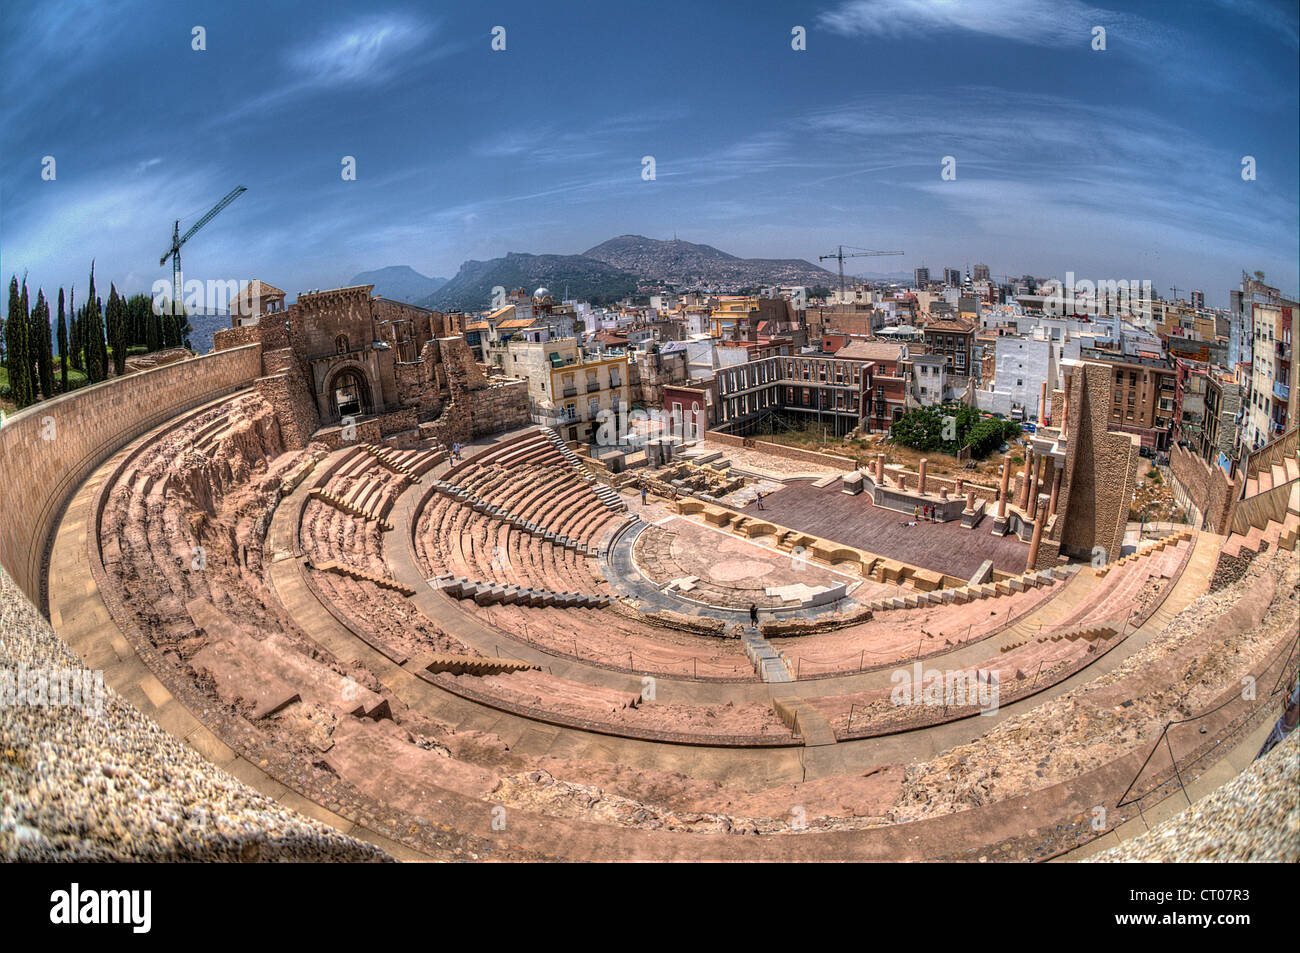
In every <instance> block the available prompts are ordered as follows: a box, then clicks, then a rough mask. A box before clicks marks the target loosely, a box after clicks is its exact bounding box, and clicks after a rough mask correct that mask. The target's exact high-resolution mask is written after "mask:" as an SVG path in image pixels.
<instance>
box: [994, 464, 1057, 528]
mask: <svg viewBox="0 0 1300 953" xmlns="http://www.w3.org/2000/svg"><path fill="white" fill-rule="evenodd" d="M1048 467H1051V469H1052V489H1051V500H1050V502H1049V503H1048V506H1047V515H1048V516H1055V515H1056V503H1057V498H1058V497H1059V495H1060V492H1061V468H1060V467H1058V466H1056V465H1055V461H1054V460H1053V459H1052V457H1051V455H1050V454H1045V453H1034V451H1033V450H1027V451H1026V452H1025V478H1024V481H1023V482H1022V484H1021V487H1020V497H1019V498H1018V499H1017V500H1016V505H1017V506H1018V507H1019V508H1020V509H1022V510H1024V511H1025V512H1026V513H1027V514H1029V516H1030V518H1033V512H1032V511H1031V510H1030V503H1031V502H1032V503H1033V504H1034V509H1035V510H1036V509H1037V503H1038V495H1039V490H1040V489H1041V486H1042V485H1045V484H1046V483H1047V469H1048ZM1010 495H1011V454H1009V453H1008V454H1006V455H1005V456H1004V457H1003V458H1002V486H1001V489H1000V490H999V492H998V516H997V518H998V519H1006V516H1007V497H1008V496H1010Z"/></svg>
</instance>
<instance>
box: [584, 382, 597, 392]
mask: <svg viewBox="0 0 1300 953" xmlns="http://www.w3.org/2000/svg"><path fill="white" fill-rule="evenodd" d="M598 390H600V381H587V393H588V394H594V393H596V391H598Z"/></svg>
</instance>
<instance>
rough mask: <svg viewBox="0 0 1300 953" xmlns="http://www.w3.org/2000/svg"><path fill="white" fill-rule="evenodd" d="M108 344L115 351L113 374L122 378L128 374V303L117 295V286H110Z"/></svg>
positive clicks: (111, 284) (110, 284)
mask: <svg viewBox="0 0 1300 953" xmlns="http://www.w3.org/2000/svg"><path fill="white" fill-rule="evenodd" d="M107 319H108V342H109V345H110V346H111V347H112V351H113V373H114V374H116V375H117V376H118V377H121V376H122V375H123V374H125V373H126V349H127V347H128V346H129V345H128V344H127V329H126V303H125V302H124V301H123V300H122V299H121V298H119V297H118V295H117V285H115V284H113V283H112V282H110V283H109V286H108V314H107Z"/></svg>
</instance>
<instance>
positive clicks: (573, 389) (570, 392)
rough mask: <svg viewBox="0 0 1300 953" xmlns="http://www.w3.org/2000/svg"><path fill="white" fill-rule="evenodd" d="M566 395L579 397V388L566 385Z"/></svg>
mask: <svg viewBox="0 0 1300 953" xmlns="http://www.w3.org/2000/svg"><path fill="white" fill-rule="evenodd" d="M564 396H565V397H577V396H578V388H576V387H573V386H570V387H566V388H564Z"/></svg>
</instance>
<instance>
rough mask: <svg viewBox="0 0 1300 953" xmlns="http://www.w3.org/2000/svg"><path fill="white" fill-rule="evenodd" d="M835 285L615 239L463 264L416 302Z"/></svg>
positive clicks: (790, 263) (722, 257)
mask: <svg viewBox="0 0 1300 953" xmlns="http://www.w3.org/2000/svg"><path fill="white" fill-rule="evenodd" d="M834 280H835V275H834V274H833V273H832V272H829V271H827V270H826V269H825V268H819V267H818V266H816V265H814V264H812V263H811V262H807V261H804V260H803V259H799V258H738V257H736V256H735V255H729V254H727V253H726V252H724V251H720V250H719V249H717V248H714V247H713V246H711V245H697V244H694V243H693V242H685V241H680V240H678V239H672V240H669V241H662V240H659V239H654V238H646V237H644V236H642V235H620V236H619V237H617V238H611V239H610V240H609V241H607V242H602V243H601V244H599V245H596V246H594V247H592V248H589V249H587V250H586V251H585V252H583V253H582V254H580V255H531V254H525V253H522V252H510V253H509V254H507V255H506V256H505V257H503V258H492V259H489V260H487V261H467V262H465V263H464V264H463V265H461V266H460V270H459V271H457V272H456V274H455V275H454V276H453V277H452V278H451V279H450V280H448V281H447V282H446V284H444V285H442V287H440V288H438V289H437V290H436V291H434V292H432V293H431V294H429V295H428V296H427V297H426V298H424V299H423V300H421V301H417V302H416V303H417V304H421V305H424V306H425V307H432V308H437V309H439V310H442V311H449V310H456V309H459V310H476V309H480V308H486V307H488V306H489V305H490V304H491V300H492V290H493V288H496V287H501V288H506V289H511V290H513V289H516V288H525V289H527V290H528V291H533V290H535V289H536V288H537V287H538V286H539V285H545V286H546V287H547V288H549V289H550V290H551V292H552V293H553V294H554V295H555V297H556V299H557V300H558V299H559V298H560V297H561V296H562V295H563V294H564V293H565V290H566V288H567V290H568V294H569V297H571V298H578V299H582V300H586V301H590V302H591V303H592V304H612V303H613V302H615V301H618V300H620V299H621V298H624V297H627V296H628V295H632V294H636V293H637V292H638V290H642V289H644V288H649V287H663V286H670V287H674V288H677V289H678V290H682V291H690V290H693V289H698V288H706V287H708V288H722V289H732V288H734V289H739V288H757V287H760V286H763V285H779V286H781V285H808V286H818V285H823V286H828V287H829V286H831V285H833V284H834Z"/></svg>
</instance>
